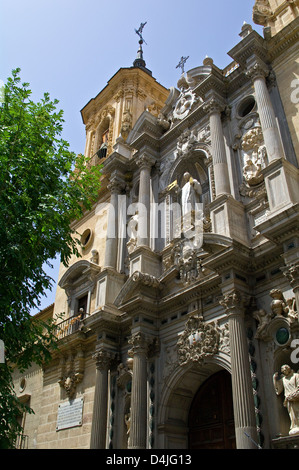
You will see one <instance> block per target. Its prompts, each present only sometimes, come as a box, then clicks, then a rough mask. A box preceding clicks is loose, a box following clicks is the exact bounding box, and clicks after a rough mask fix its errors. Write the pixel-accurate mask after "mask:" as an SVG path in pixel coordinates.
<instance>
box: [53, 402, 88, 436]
mask: <svg viewBox="0 0 299 470" xmlns="http://www.w3.org/2000/svg"><path fill="white" fill-rule="evenodd" d="M82 417H83V398H76V399H75V400H68V401H67V402H65V403H61V404H60V405H59V406H58V414H57V424H56V431H60V430H61V429H68V428H73V427H75V426H81V425H82Z"/></svg>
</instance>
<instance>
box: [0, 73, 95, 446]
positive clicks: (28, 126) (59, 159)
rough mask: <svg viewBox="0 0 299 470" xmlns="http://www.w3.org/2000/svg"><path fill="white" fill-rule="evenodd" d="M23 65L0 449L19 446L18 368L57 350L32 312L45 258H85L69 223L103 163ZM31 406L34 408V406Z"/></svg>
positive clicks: (13, 155)
mask: <svg viewBox="0 0 299 470" xmlns="http://www.w3.org/2000/svg"><path fill="white" fill-rule="evenodd" d="M31 95H32V92H31V90H30V89H29V84H28V83H21V79H20V69H16V70H14V71H13V72H12V76H11V77H9V78H8V80H7V83H6V84H5V88H4V101H3V103H2V104H0V339H2V340H3V341H4V344H5V353H6V361H5V364H0V447H2V448H3V447H6V448H8V447H13V446H14V443H15V441H16V438H17V436H18V434H19V433H20V432H21V429H20V426H19V425H18V421H17V416H18V414H19V412H20V411H23V410H24V406H23V405H22V404H21V403H20V402H19V401H18V399H17V397H16V394H15V392H14V389H13V382H12V370H13V369H12V368H13V367H17V368H18V369H19V370H20V371H24V370H26V369H27V368H28V367H29V366H30V365H31V364H32V363H36V364H39V365H42V364H43V363H44V361H47V360H49V359H50V357H51V351H52V349H53V348H55V347H56V338H55V335H54V325H53V321H52V322H41V321H37V320H33V318H32V316H31V315H30V312H31V311H32V309H33V308H34V307H36V306H39V305H40V298H41V296H42V294H43V293H44V292H45V290H46V289H48V288H51V287H52V285H53V280H52V279H51V278H50V277H49V276H48V275H47V273H46V272H45V270H44V266H45V263H49V261H48V260H51V259H54V258H55V257H56V255H57V254H58V253H59V254H60V256H61V261H62V262H63V263H64V264H65V265H66V266H67V264H68V262H69V260H70V257H71V256H72V255H74V254H75V255H76V256H80V255H79V251H78V248H79V246H80V237H78V234H76V233H75V232H74V231H73V230H72V229H71V222H72V221H74V220H76V219H79V218H80V217H82V215H83V214H84V212H85V211H86V210H88V209H90V208H91V206H92V204H93V203H94V202H95V201H96V199H97V196H98V191H99V188H100V176H101V167H100V166H91V165H89V162H88V161H87V159H86V158H85V157H84V156H83V155H79V156H77V155H75V154H74V153H73V152H71V151H70V150H69V144H68V143H67V142H66V141H65V140H63V139H62V137H61V135H62V131H63V122H64V120H63V111H61V110H60V111H58V110H57V108H56V107H57V104H58V101H57V100H54V101H51V99H50V97H49V94H47V93H45V94H44V96H43V98H42V99H41V100H40V102H38V103H35V102H33V101H32V99H31ZM27 411H29V412H30V411H31V412H32V410H30V409H28V410H27Z"/></svg>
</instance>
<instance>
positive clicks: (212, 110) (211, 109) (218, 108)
mask: <svg viewBox="0 0 299 470" xmlns="http://www.w3.org/2000/svg"><path fill="white" fill-rule="evenodd" d="M224 109H225V103H224V101H223V100H222V99H221V98H219V97H218V96H215V95H212V96H211V97H210V98H209V99H208V100H207V101H205V104H204V106H203V110H204V111H205V112H206V113H207V114H209V115H211V114H220V113H222V111H224Z"/></svg>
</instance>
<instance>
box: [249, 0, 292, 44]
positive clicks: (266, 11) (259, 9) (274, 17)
mask: <svg viewBox="0 0 299 470" xmlns="http://www.w3.org/2000/svg"><path fill="white" fill-rule="evenodd" d="M298 16H299V0H255V5H254V7H253V21H254V22H255V23H256V24H259V25H261V26H265V27H269V28H271V35H272V36H275V34H277V33H278V32H279V31H281V30H282V29H283V28H284V27H285V26H287V25H288V24H289V23H291V22H292V21H293V20H294V19H295V18H297V17H298Z"/></svg>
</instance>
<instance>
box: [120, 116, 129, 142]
mask: <svg viewBox="0 0 299 470" xmlns="http://www.w3.org/2000/svg"><path fill="white" fill-rule="evenodd" d="M131 129H132V114H131V113H130V111H129V110H128V109H126V110H125V111H124V113H123V118H122V123H121V129H120V133H121V135H122V137H123V138H124V140H127V138H128V135H129V134H130V132H131Z"/></svg>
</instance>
